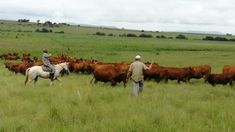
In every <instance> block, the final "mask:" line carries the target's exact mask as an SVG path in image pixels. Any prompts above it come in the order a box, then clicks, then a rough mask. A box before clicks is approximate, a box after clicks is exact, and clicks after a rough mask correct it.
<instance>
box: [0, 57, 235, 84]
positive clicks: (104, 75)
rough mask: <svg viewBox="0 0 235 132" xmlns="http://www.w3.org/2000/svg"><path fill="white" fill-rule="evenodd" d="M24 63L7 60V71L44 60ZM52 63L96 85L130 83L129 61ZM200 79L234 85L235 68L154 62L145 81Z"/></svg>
mask: <svg viewBox="0 0 235 132" xmlns="http://www.w3.org/2000/svg"><path fill="white" fill-rule="evenodd" d="M0 58H2V59H5V60H17V59H20V57H19V55H18V54H17V53H8V54H3V55H0ZM21 60H22V61H21V62H18V63H14V62H11V61H6V62H5V63H4V65H5V68H7V69H8V70H9V71H12V72H15V73H22V74H25V71H26V69H27V68H29V67H32V66H40V65H42V64H43V63H42V60H41V59H37V57H33V58H32V59H31V56H30V54H29V53H25V54H23V56H22V59H21ZM50 61H51V62H52V63H53V64H58V63H62V62H69V69H70V72H75V73H84V74H93V79H92V80H91V82H92V81H93V80H95V83H97V82H98V81H101V82H111V85H112V86H115V85H116V84H117V83H119V82H123V83H124V86H126V83H127V73H128V69H129V66H130V64H131V63H130V62H120V63H103V62H100V61H98V60H87V59H82V58H81V59H77V58H75V57H70V56H65V55H60V56H56V57H51V58H50ZM145 64H146V65H147V66H149V65H150V63H149V62H147V63H145ZM192 78H194V79H201V78H203V79H204V80H205V82H208V83H209V84H211V85H213V86H214V85H216V84H223V85H226V84H228V83H229V84H230V86H232V85H233V81H235V66H228V65H226V66H224V67H223V72H222V73H221V74H212V73H211V66H209V65H200V66H189V67H184V68H177V67H164V66H160V65H158V64H157V63H154V64H153V66H152V68H151V69H150V70H147V71H145V72H144V79H145V80H151V79H154V80H155V81H156V82H160V81H165V82H168V80H177V81H178V83H180V82H181V81H182V82H189V81H190V79H192Z"/></svg>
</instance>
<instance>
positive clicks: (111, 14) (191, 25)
mask: <svg viewBox="0 0 235 132" xmlns="http://www.w3.org/2000/svg"><path fill="white" fill-rule="evenodd" d="M20 18H26V19H30V20H31V21H36V20H41V21H46V20H50V21H52V22H73V23H77V24H92V25H104V26H116V27H119V28H122V27H124V28H130V29H144V30H153V31H156V30H158V31H189V30H194V31H218V32H221V33H233V34H235V1H234V0H1V1H0V19H10V20H17V19H20Z"/></svg>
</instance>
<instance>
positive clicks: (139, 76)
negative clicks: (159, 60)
mask: <svg viewBox="0 0 235 132" xmlns="http://www.w3.org/2000/svg"><path fill="white" fill-rule="evenodd" d="M147 69H149V68H148V67H147V66H146V65H145V64H144V63H143V62H140V61H135V62H133V63H132V64H131V65H130V68H129V72H131V73H132V74H131V79H132V80H134V81H136V82H139V81H142V80H144V71H145V70H147Z"/></svg>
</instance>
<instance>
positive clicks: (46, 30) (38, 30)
mask: <svg viewBox="0 0 235 132" xmlns="http://www.w3.org/2000/svg"><path fill="white" fill-rule="evenodd" d="M35 32H38V33H52V32H53V30H51V29H46V28H42V29H36V30H35ZM54 33H64V31H56V32H54Z"/></svg>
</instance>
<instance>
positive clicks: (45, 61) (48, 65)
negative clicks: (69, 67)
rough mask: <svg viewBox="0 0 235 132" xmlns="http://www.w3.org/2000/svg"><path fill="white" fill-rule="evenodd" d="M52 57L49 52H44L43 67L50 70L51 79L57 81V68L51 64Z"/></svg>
mask: <svg viewBox="0 0 235 132" xmlns="http://www.w3.org/2000/svg"><path fill="white" fill-rule="evenodd" d="M50 57H51V54H49V53H48V51H47V50H43V55H42V62H43V65H44V66H45V67H46V69H49V71H50V79H51V80H52V81H53V80H55V79H56V76H55V66H54V65H52V64H51V62H50V60H49V58H50Z"/></svg>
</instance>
